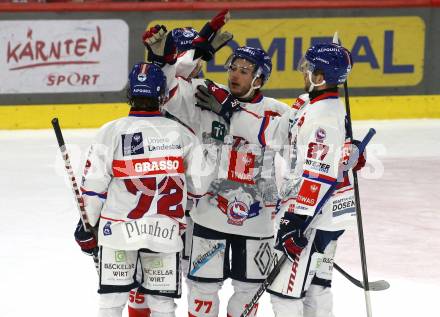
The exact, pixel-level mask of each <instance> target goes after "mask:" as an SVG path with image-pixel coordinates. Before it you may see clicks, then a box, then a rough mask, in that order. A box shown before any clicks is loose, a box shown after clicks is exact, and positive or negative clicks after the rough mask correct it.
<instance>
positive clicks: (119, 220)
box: [99, 216, 125, 222]
mask: <svg viewBox="0 0 440 317" xmlns="http://www.w3.org/2000/svg"><path fill="white" fill-rule="evenodd" d="M99 218H101V219H105V220H110V221H114V222H125V220H121V219H113V218H109V217H104V216H100V217H99Z"/></svg>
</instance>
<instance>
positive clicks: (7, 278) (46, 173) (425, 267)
mask: <svg viewBox="0 0 440 317" xmlns="http://www.w3.org/2000/svg"><path fill="white" fill-rule="evenodd" d="M61 125H62V122H61ZM369 127H374V128H376V130H377V135H376V136H375V137H374V139H373V141H372V144H371V145H370V146H369V148H368V156H369V158H368V159H369V165H368V166H367V168H365V169H364V170H363V171H362V175H361V177H360V194H361V199H362V200H361V201H362V212H363V220H364V231H365V239H366V245H367V250H366V251H367V258H368V269H369V275H370V280H377V279H385V280H387V281H389V282H390V283H391V288H390V289H389V290H387V291H382V292H372V293H371V298H372V307H373V316H377V317H391V316H399V317H414V316H420V317H428V316H429V317H433V316H439V305H438V301H439V295H440V208H439V205H440V120H399V121H356V122H354V130H355V136H356V137H357V138H361V137H362V136H363V135H364V134H365V133H366V131H367V130H368V128H369ZM63 132H64V137H65V139H66V142H67V143H68V144H69V146H68V149H69V151H70V153H71V157H72V165H73V166H74V169H75V172H76V175H77V177H78V176H79V175H80V170H81V169H82V166H81V164H82V160H83V159H84V155H85V153H84V152H85V149H86V147H87V146H88V144H89V143H90V142H91V141H92V138H93V136H94V134H95V132H96V130H66V131H63ZM0 149H1V150H0V153H1V155H0V163H1V164H0V189H1V191H0V192H1V204H0V206H1V207H0V213H1V222H0V243H1V253H0V274H1V279H0V303H1V305H0V307H1V308H0V316H1V317H28V316H45V317H52V316H53V317H55V316H57V317H58V316H63V317H78V316H85V317H89V316H91V317H92V316H95V313H96V307H97V298H98V296H97V293H96V288H97V275H96V272H95V270H94V266H93V263H92V260H91V258H89V257H86V256H84V255H83V254H82V253H81V252H80V250H79V247H78V246H77V245H76V243H75V241H74V239H73V231H74V227H75V225H76V223H77V220H78V212H77V210H76V207H75V203H74V200H73V198H72V193H71V190H70V188H69V186H68V182H67V177H66V176H65V172H64V167H63V163H62V160H61V157H60V155H59V150H58V146H57V143H56V139H55V136H54V134H53V131H51V130H28V131H0ZM336 262H337V263H338V264H339V265H340V266H342V267H343V268H344V269H346V270H347V271H349V272H350V273H352V274H353V275H354V276H356V277H357V278H358V279H361V268H360V260H359V248H358V242H357V233H356V229H355V228H353V229H350V230H348V231H347V232H346V233H345V234H344V236H343V237H342V238H341V239H340V242H339V245H338V251H337V255H336ZM184 291H185V289H184ZM231 292H232V288H231V286H230V284H229V283H226V284H225V287H224V288H223V290H222V292H221V301H222V303H221V313H220V316H222V317H223V316H226V312H225V308H226V302H227V298H228V297H229V295H230V294H231ZM333 292H334V303H335V309H334V312H335V316H336V317H361V316H366V313H365V302H364V297H363V291H362V289H359V288H356V287H355V286H354V285H352V284H351V283H349V282H348V281H347V280H345V279H344V278H343V277H341V276H340V275H339V273H337V272H334V284H333ZM185 294H186V293H184V296H183V297H182V299H181V300H179V301H178V305H179V308H178V311H177V316H179V317H183V316H187V310H186V297H185ZM258 316H260V317H272V316H273V313H272V311H271V306H270V303H269V297H268V296H267V295H264V297H263V299H262V300H261V302H260V309H259V314H258ZM286 317H287V316H286Z"/></svg>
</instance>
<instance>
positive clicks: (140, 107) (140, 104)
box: [127, 88, 160, 111]
mask: <svg viewBox="0 0 440 317" xmlns="http://www.w3.org/2000/svg"><path fill="white" fill-rule="evenodd" d="M127 103H128V104H129V105H130V107H131V110H132V111H158V110H159V107H160V102H159V98H151V97H139V96H135V97H133V96H131V95H130V89H129V88H127Z"/></svg>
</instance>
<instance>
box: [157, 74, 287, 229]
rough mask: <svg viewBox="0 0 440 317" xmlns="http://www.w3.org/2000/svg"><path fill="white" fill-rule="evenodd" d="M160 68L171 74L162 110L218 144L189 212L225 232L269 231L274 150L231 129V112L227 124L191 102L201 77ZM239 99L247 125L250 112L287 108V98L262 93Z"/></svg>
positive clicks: (273, 196) (204, 139)
mask: <svg viewBox="0 0 440 317" xmlns="http://www.w3.org/2000/svg"><path fill="white" fill-rule="evenodd" d="M167 67H170V66H166V67H165V68H167ZM164 72H165V74H166V75H167V78H168V79H169V82H173V78H174V83H172V84H170V87H171V89H170V99H169V101H168V102H167V104H166V107H165V109H166V111H167V112H169V113H170V114H171V115H173V116H174V117H176V118H178V119H179V120H180V121H181V122H183V123H184V124H185V125H187V126H188V127H189V128H191V129H192V130H193V131H194V133H195V134H196V135H197V137H198V138H199V140H200V141H201V142H202V143H203V144H204V145H205V146H206V145H210V146H212V147H217V148H218V149H219V151H218V153H219V156H218V163H217V165H218V171H217V173H218V174H217V176H218V177H217V179H215V180H214V181H213V182H212V183H211V186H210V188H209V191H208V193H207V194H206V195H204V196H203V197H202V198H201V199H200V200H199V202H198V204H197V208H195V209H193V211H192V212H191V217H192V218H193V220H194V222H195V223H197V224H199V225H202V226H204V227H208V228H211V229H214V230H217V231H220V232H225V233H231V234H237V235H242V236H253V237H268V236H272V235H273V231H274V226H273V219H274V213H275V207H276V202H277V200H278V194H277V188H276V184H275V166H274V157H275V152H274V151H272V150H271V149H269V148H267V147H266V148H265V147H262V146H261V145H260V144H258V143H251V142H249V141H248V140H247V139H246V138H241V137H238V136H236V135H234V134H233V133H231V129H232V128H231V127H234V125H235V124H236V123H235V120H234V117H233V118H232V120H231V124H230V125H229V124H228V123H227V122H225V121H224V119H223V118H222V117H221V116H219V115H217V114H215V113H213V112H210V111H206V110H201V109H200V108H198V107H196V106H195V104H196V99H195V96H194V94H195V92H196V91H197V90H196V89H197V86H198V85H204V80H201V79H193V80H192V81H187V80H184V79H181V78H176V77H173V76H174V75H175V73H173V71H172V70H167V69H164ZM225 89H227V88H225ZM241 105H242V107H243V108H244V110H243V111H246V112H247V113H248V114H249V115H250V118H249V120H248V121H247V122H246V123H245V124H246V126H250V125H256V124H258V122H257V121H255V119H254V118H261V117H263V116H269V117H273V116H280V115H282V114H283V113H285V112H286V111H288V110H289V107H288V106H287V105H286V104H284V103H281V102H279V101H277V100H275V99H272V98H267V97H264V96H263V95H262V94H257V95H256V96H255V97H254V98H253V100H252V101H251V102H248V103H241Z"/></svg>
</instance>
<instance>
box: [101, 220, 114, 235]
mask: <svg viewBox="0 0 440 317" xmlns="http://www.w3.org/2000/svg"><path fill="white" fill-rule="evenodd" d="M111 225H112V223H111V222H110V221H107V223H106V224H105V226H104V228H102V233H103V234H104V235H105V236H110V235H111V234H112V228H111Z"/></svg>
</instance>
